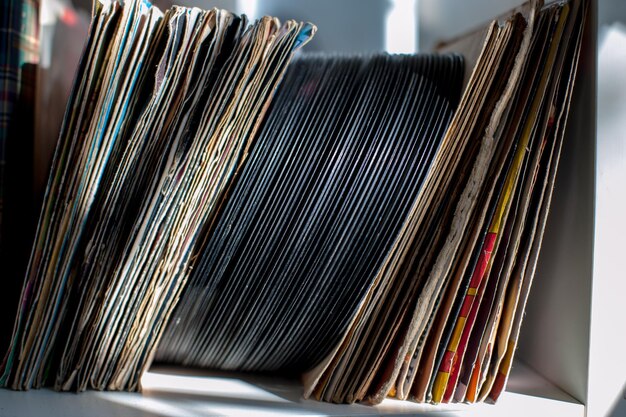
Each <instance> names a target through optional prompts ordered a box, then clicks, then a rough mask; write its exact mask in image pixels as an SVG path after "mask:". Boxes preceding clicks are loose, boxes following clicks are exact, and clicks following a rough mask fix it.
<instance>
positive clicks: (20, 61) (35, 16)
mask: <svg viewBox="0 0 626 417" xmlns="http://www.w3.org/2000/svg"><path fill="white" fill-rule="evenodd" d="M0 7H1V8H0V12H1V13H0V244H1V242H2V230H3V224H2V214H3V211H4V198H5V184H4V181H5V165H6V161H7V159H6V158H7V142H8V141H9V140H20V137H19V136H21V135H20V134H19V133H18V132H20V130H21V129H30V130H31V131H32V130H33V126H18V127H15V126H12V125H11V124H12V123H14V122H15V121H16V120H20V119H21V120H24V116H27V117H26V119H29V117H28V116H29V115H24V114H19V115H18V114H16V113H17V112H18V109H19V112H31V113H32V111H33V109H34V103H33V102H32V100H33V97H34V94H32V85H31V84H32V83H33V82H34V79H33V77H32V76H24V67H25V66H26V65H28V64H37V63H38V62H39V0H2V6H0ZM30 71H31V72H32V65H31V66H30ZM25 87H26V88H25ZM25 90H30V91H28V93H26V94H25ZM18 101H19V102H20V103H19V104H20V105H19V106H18V105H17V104H18ZM25 101H26V102H25ZM28 101H30V103H29V102H28ZM31 116H32V115H31ZM9 135H14V136H15V138H14V139H10V138H9ZM25 136H26V137H28V138H32V133H31V132H29V134H28V135H25ZM27 186H30V184H28V185H27ZM0 246H1V245H0Z"/></svg>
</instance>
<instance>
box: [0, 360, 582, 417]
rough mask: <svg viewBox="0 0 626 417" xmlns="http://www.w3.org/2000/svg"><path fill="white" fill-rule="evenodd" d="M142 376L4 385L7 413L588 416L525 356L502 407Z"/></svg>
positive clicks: (1, 398)
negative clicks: (75, 386)
mask: <svg viewBox="0 0 626 417" xmlns="http://www.w3.org/2000/svg"><path fill="white" fill-rule="evenodd" d="M142 382H143V386H144V392H143V393H141V394H139V393H120V392H95V391H88V392H84V393H81V394H72V393H63V394H59V393H56V392H54V391H52V390H49V389H44V390H33V391H27V392H15V391H9V390H0V417H5V416H6V417H41V416H47V417H55V416H63V417H75V416H76V417H79V416H80V417H83V416H108V417H145V416H177V417H178V416H180V417H203V416H214V415H220V416H224V415H225V416H241V415H250V416H265V415H267V416H270V415H271V416H276V415H301V416H345V415H354V416H379V415H385V416H389V415H429V414H437V415H438V416H439V415H441V416H457V415H459V416H477V417H478V416H479V417H489V416H507V417H515V416H520V417H521V416H524V417H526V416H528V415H529V414H531V415H532V414H534V415H537V416H564V417H569V416H572V417H584V415H585V408H584V406H583V405H582V404H580V403H578V402H576V400H574V399H573V398H572V397H570V396H569V395H568V394H566V393H565V392H563V391H562V390H560V389H559V388H557V387H556V386H554V385H553V384H551V383H550V382H548V381H547V380H546V379H544V378H543V377H541V376H540V375H539V374H537V373H536V372H534V371H533V370H532V369H530V368H529V367H527V366H525V365H524V364H522V363H520V362H517V363H515V365H514V367H513V372H512V374H511V379H510V381H509V384H508V390H507V392H506V393H504V394H503V395H502V397H501V398H500V401H499V402H498V403H497V404H496V405H490V404H474V405H466V404H449V405H440V406H433V405H429V404H414V403H410V402H408V401H397V400H392V399H388V400H385V401H384V402H383V403H382V404H380V405H378V406H376V407H368V406H364V405H337V404H327V403H320V402H317V401H311V400H304V399H302V397H301V395H302V387H301V385H300V384H299V383H298V382H297V381H293V380H288V379H277V378H271V377H266V376H263V377H260V376H250V375H241V374H228V373H210V372H203V371H199V370H189V369H178V368H155V369H152V370H151V371H150V372H148V373H146V375H144V377H143V380H142Z"/></svg>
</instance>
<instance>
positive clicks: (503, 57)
mask: <svg viewBox="0 0 626 417" xmlns="http://www.w3.org/2000/svg"><path fill="white" fill-rule="evenodd" d="M586 13H587V4H586V2H584V1H578V0H569V1H567V0H566V1H559V2H551V3H549V4H545V5H544V4H543V3H541V2H536V1H532V2H530V3H527V4H524V5H522V6H520V7H519V8H517V9H516V10H514V11H512V12H511V13H508V14H507V15H506V16H503V17H501V18H498V19H497V20H495V21H494V22H492V23H491V24H490V25H488V26H486V27H485V28H482V29H480V30H477V31H475V32H473V33H471V34H469V35H467V36H464V37H461V38H458V39H455V40H453V41H450V42H447V43H445V44H441V45H440V47H439V50H438V51H437V52H436V53H429V54H417V55H401V56H400V55H399V56H394V55H386V54H370V55H352V56H351V55H338V54H306V53H305V54H300V55H299V56H297V57H294V52H296V50H298V49H300V48H301V46H303V45H304V44H305V43H306V42H307V41H308V40H309V39H310V38H311V37H312V36H313V34H314V32H315V27H314V26H313V25H311V24H308V23H296V22H294V21H288V22H286V23H285V24H283V25H282V26H281V25H280V24H279V22H278V21H277V20H276V19H273V18H267V17H266V18H263V19H260V20H259V21H257V22H255V23H253V24H251V25H249V24H248V23H247V21H246V19H245V17H243V16H242V17H239V16H235V15H233V14H231V13H228V12H225V11H222V10H217V9H213V10H211V11H202V10H199V9H187V8H182V7H174V8H172V9H171V10H168V11H167V12H165V13H163V14H162V13H161V12H160V11H158V9H156V8H155V7H152V6H150V5H149V4H148V3H145V2H142V1H131V2H127V3H126V4H124V5H122V4H120V3H118V2H110V3H106V4H100V3H97V4H96V6H95V8H94V19H93V23H92V27H91V32H90V37H89V40H88V42H87V45H86V49H85V52H84V56H83V59H82V61H81V64H80V68H79V70H78V73H77V78H76V82H75V87H74V91H73V93H72V96H71V98H70V102H69V104H68V109H67V113H66V118H65V122H64V125H63V129H62V131H61V134H60V138H59V145H58V148H57V151H56V155H55V160H54V164H53V167H52V171H51V176H50V180H49V184H48V189H47V193H46V197H45V201H44V206H43V208H42V212H41V218H40V222H39V226H38V232H37V237H36V241H35V243H34V246H33V251H32V256H31V261H30V266H29V270H28V274H27V276H26V279H25V284H24V289H23V292H22V299H21V306H20V310H19V311H18V316H17V319H16V324H15V329H14V333H13V335H12V339H11V340H12V343H11V347H10V349H9V352H8V353H7V354H6V357H5V359H4V363H3V374H2V380H1V381H2V382H3V383H4V384H5V385H6V386H8V387H11V388H13V389H28V388H31V387H40V386H43V385H53V386H54V387H55V388H56V389H59V390H78V391H81V390H84V389H87V388H93V389H108V390H138V389H140V388H141V385H140V380H141V375H142V374H143V372H144V371H145V370H146V369H147V368H148V367H149V366H150V364H151V362H152V361H153V360H156V361H159V362H162V363H171V364H177V365H183V366H193V367H205V368H211V369H220V370H236V371H252V372H271V373H282V374H291V375H294V374H295V375H302V377H303V380H304V394H305V396H306V397H312V398H315V399H318V400H322V401H331V402H339V403H343V402H347V403H352V402H367V403H378V402H380V401H382V400H383V399H384V398H386V397H388V396H392V397H395V398H398V399H409V400H414V401H418V402H433V403H440V402H451V401H453V402H454V401H457V402H477V401H492V402H493V401H496V400H497V399H498V397H499V395H500V394H501V392H502V391H503V390H504V388H505V386H506V381H507V377H508V374H509V372H510V369H511V363H512V358H513V354H514V352H515V350H516V347H517V343H518V337H519V332H520V327H521V322H522V318H523V314H524V308H525V305H526V301H527V298H528V295H529V292H530V287H531V283H532V280H533V276H534V273H535V269H536V265H537V261H538V258H539V252H540V248H541V242H542V238H543V232H544V229H545V224H546V220H547V218H548V213H549V207H550V201H551V197H552V190H553V187H554V182H555V176H556V173H557V168H558V162H559V155H560V151H561V146H562V143H563V141H564V132H565V126H566V122H567V116H568V110H569V103H570V100H571V96H572V91H573V87H574V80H575V75H576V69H577V62H578V56H579V52H580V45H581V37H582V32H583V29H584V22H585V19H584V18H585V16H586Z"/></svg>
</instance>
